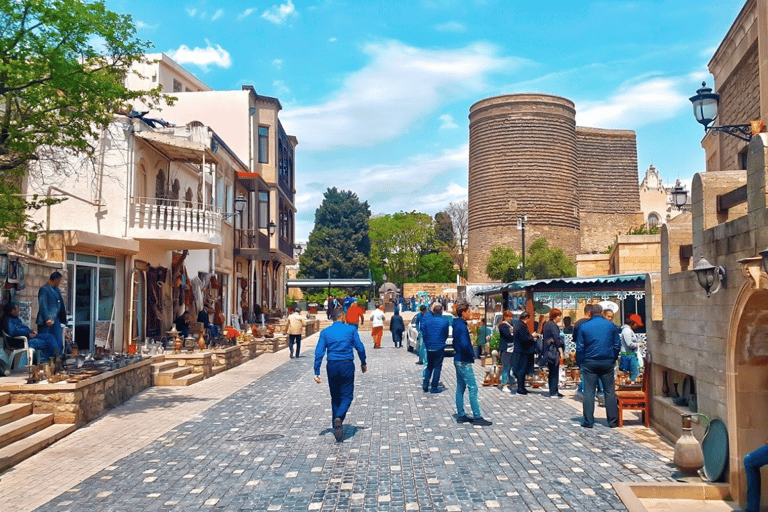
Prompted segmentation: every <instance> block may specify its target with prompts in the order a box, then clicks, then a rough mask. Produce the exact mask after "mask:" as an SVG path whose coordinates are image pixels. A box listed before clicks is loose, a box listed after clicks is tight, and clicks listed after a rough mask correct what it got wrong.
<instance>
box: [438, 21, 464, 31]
mask: <svg viewBox="0 0 768 512" xmlns="http://www.w3.org/2000/svg"><path fill="white" fill-rule="evenodd" d="M435 30H437V31H438V32H456V33H458V32H466V31H467V27H466V26H465V25H464V24H463V23H459V22H458V21H448V22H446V23H441V24H439V25H437V26H435Z"/></svg>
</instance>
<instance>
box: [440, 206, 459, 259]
mask: <svg viewBox="0 0 768 512" xmlns="http://www.w3.org/2000/svg"><path fill="white" fill-rule="evenodd" d="M435 241H436V242H437V243H439V244H441V245H442V246H443V247H444V250H447V251H451V250H452V249H453V248H454V246H455V245H456V235H455V234H454V233H453V222H452V221H451V216H450V215H448V214H447V213H445V212H437V213H436V214H435Z"/></svg>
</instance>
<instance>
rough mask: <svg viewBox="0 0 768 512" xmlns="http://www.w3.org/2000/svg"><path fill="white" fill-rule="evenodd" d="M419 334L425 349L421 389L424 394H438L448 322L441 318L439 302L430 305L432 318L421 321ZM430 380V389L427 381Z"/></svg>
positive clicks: (441, 311) (441, 312) (441, 308)
mask: <svg viewBox="0 0 768 512" xmlns="http://www.w3.org/2000/svg"><path fill="white" fill-rule="evenodd" d="M421 334H422V337H423V339H424V345H425V346H426V347H427V369H426V371H425V372H424V382H423V383H422V385H421V388H422V389H423V390H424V392H425V393H426V392H427V391H431V392H432V393H440V391H441V389H440V388H439V386H438V383H439V382H440V372H441V371H442V369H443V358H444V357H445V342H446V340H447V339H448V320H446V319H444V318H443V307H442V306H441V305H440V303H439V302H435V303H434V304H433V305H432V316H427V317H425V318H424V319H423V320H422V321H421ZM430 378H431V380H432V386H431V389H430V385H429V381H430Z"/></svg>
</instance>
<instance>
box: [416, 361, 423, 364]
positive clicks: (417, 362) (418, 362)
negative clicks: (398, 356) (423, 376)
mask: <svg viewBox="0 0 768 512" xmlns="http://www.w3.org/2000/svg"><path fill="white" fill-rule="evenodd" d="M416 364H424V363H422V362H421V361H416Z"/></svg>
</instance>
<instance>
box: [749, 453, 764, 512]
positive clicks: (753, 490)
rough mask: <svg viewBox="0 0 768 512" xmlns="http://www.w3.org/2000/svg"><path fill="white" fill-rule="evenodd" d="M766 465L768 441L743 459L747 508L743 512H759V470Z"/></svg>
mask: <svg viewBox="0 0 768 512" xmlns="http://www.w3.org/2000/svg"><path fill="white" fill-rule="evenodd" d="M766 465H768V441H766V442H765V444H764V445H763V446H761V447H760V448H758V449H756V450H754V451H752V452H750V453H748V454H747V455H746V456H745V457H744V470H745V471H746V473H747V508H746V509H744V512H760V492H761V489H760V468H762V467H763V466H766Z"/></svg>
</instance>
